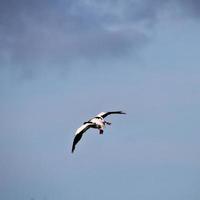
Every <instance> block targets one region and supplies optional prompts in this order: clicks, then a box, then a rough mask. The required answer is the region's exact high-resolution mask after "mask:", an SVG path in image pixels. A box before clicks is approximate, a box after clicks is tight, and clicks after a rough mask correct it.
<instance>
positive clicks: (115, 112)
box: [97, 111, 126, 118]
mask: <svg viewBox="0 0 200 200" xmlns="http://www.w3.org/2000/svg"><path fill="white" fill-rule="evenodd" d="M112 114H126V113H125V112H122V111H112V112H101V113H99V114H98V115H97V117H103V118H105V117H107V116H108V115H112Z"/></svg>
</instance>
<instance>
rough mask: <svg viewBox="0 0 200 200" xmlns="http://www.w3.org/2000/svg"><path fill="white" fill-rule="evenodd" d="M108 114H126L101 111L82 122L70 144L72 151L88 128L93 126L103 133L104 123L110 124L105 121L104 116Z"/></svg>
mask: <svg viewBox="0 0 200 200" xmlns="http://www.w3.org/2000/svg"><path fill="white" fill-rule="evenodd" d="M110 114H126V113H124V112H122V111H113V112H101V113H99V114H98V115H97V116H95V117H94V118H92V119H90V120H88V121H87V122H84V123H83V125H82V126H81V127H80V128H78V129H77V131H76V132H75V137H74V141H73V145H72V153H73V152H74V150H75V146H76V144H77V143H78V142H79V140H80V139H81V138H82V136H83V133H85V132H86V131H87V130H88V129H89V128H94V129H98V130H99V134H103V129H104V128H105V125H106V124H108V125H111V123H110V122H107V121H105V119H104V118H105V117H106V116H108V115H110Z"/></svg>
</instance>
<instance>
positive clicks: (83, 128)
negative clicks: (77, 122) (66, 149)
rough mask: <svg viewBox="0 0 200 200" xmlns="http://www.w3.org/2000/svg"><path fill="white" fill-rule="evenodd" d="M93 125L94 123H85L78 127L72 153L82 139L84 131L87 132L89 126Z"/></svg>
mask: <svg viewBox="0 0 200 200" xmlns="http://www.w3.org/2000/svg"><path fill="white" fill-rule="evenodd" d="M91 127H92V123H85V124H83V125H82V126H81V127H80V128H78V129H77V131H76V133H75V137H74V141H73V145H72V153H73V152H74V150H75V147H76V144H77V143H78V142H79V141H80V139H81V138H82V136H83V133H85V132H86V131H87V130H88V129H89V128H91Z"/></svg>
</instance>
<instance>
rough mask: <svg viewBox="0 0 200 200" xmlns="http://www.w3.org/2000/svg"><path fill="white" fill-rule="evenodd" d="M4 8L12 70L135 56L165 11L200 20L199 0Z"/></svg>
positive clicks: (5, 48)
mask: <svg viewBox="0 0 200 200" xmlns="http://www.w3.org/2000/svg"><path fill="white" fill-rule="evenodd" d="M0 5H1V6H0V43H1V46H0V60H1V61H0V62H1V66H2V67H6V66H7V67H8V66H11V67H12V68H13V66H14V67H16V66H18V67H20V68H21V67H24V66H25V67H26V68H33V67H34V68H36V66H40V67H41V66H48V65H51V66H55V65H56V66H58V65H59V66H66V64H68V63H71V62H74V61H77V60H80V59H82V60H87V61H90V60H96V59H102V58H112V59H116V58H117V57H119V56H120V57H121V56H127V55H134V52H138V51H139V50H140V48H141V47H143V46H144V45H146V44H147V42H148V41H149V40H150V37H151V36H150V34H149V31H151V30H152V27H154V26H155V25H156V23H157V21H158V20H159V17H160V16H161V15H162V14H163V13H167V15H169V16H170V15H171V14H172V13H174V14H183V16H187V17H189V16H190V17H191V16H192V17H199V12H198V11H199V8H200V3H199V1H197V0H192V1H189V0H183V1H180V0H176V1H171V0H168V1H164V0H154V1H152V0H148V1H147V0H143V1H136V0H129V1H119V0H118V1H113V0H110V1H91V0H87V1H81V0H78V1H70V0H66V1H63V0H58V1H47V0H34V1H33V0H28V1H27V0H20V1H15V0H1V1H0ZM177 8H178V9H177ZM177 10H178V11H179V12H178V13H176V12H177ZM173 16H174V15H173Z"/></svg>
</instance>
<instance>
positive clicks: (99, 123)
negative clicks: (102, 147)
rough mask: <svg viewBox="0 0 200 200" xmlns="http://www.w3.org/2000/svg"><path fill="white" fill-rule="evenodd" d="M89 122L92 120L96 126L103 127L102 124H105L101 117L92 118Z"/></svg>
mask: <svg viewBox="0 0 200 200" xmlns="http://www.w3.org/2000/svg"><path fill="white" fill-rule="evenodd" d="M91 122H93V123H95V124H96V125H97V127H96V128H104V126H105V125H104V123H103V121H102V120H101V119H97V118H94V119H92V120H91Z"/></svg>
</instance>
